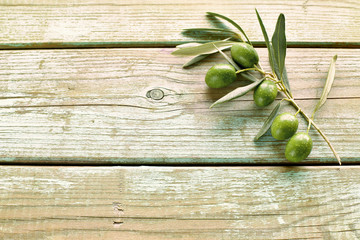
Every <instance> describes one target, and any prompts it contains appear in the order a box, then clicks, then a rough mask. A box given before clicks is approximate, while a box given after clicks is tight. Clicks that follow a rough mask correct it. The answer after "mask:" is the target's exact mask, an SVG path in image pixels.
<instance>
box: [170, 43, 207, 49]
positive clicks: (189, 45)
mask: <svg viewBox="0 0 360 240" xmlns="http://www.w3.org/2000/svg"><path fill="white" fill-rule="evenodd" d="M201 44H202V43H196V42H191V43H183V44H180V45H177V46H176V48H187V47H196V46H199V45H201Z"/></svg>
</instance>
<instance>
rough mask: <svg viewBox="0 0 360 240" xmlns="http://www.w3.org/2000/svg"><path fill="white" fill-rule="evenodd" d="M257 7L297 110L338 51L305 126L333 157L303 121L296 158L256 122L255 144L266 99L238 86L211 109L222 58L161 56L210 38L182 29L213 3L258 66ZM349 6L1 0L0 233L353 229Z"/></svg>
mask: <svg viewBox="0 0 360 240" xmlns="http://www.w3.org/2000/svg"><path fill="white" fill-rule="evenodd" d="M255 8H257V9H258V11H259V12H260V14H261V16H262V18H263V21H264V24H265V26H266V28H267V30H268V33H269V35H271V33H272V32H273V30H274V28H275V23H276V19H277V17H278V15H279V13H284V14H285V17H286V35H287V40H288V51H287V58H286V67H287V71H288V76H289V79H290V83H291V87H292V91H293V95H294V97H295V99H296V101H297V102H298V103H299V105H300V106H301V107H303V108H304V109H305V111H306V112H307V113H311V112H312V109H313V107H314V105H315V104H316V102H317V101H318V98H319V96H320V95H321V92H322V88H323V86H324V83H325V79H326V75H327V70H328V67H329V64H330V60H331V57H332V56H333V55H334V54H337V55H338V61H337V63H336V69H337V72H336V77H335V81H334V85H333V88H332V90H331V92H330V95H329V99H328V101H327V103H326V104H325V105H324V106H323V108H322V109H321V110H320V111H319V112H318V114H317V116H316V122H317V123H318V125H319V126H320V128H322V129H323V131H324V132H325V134H326V135H327V136H328V138H329V139H330V141H331V142H332V143H333V145H334V147H335V149H336V150H337V151H338V153H339V155H340V156H341V158H342V162H343V164H344V165H345V166H342V167H339V166H337V161H336V159H335V158H334V157H333V155H332V152H331V151H330V149H329V148H328V146H327V144H326V143H325V142H324V141H323V139H322V138H321V137H320V136H319V135H318V134H317V132H316V131H313V130H312V131H311V137H312V138H313V141H314V148H313V151H312V153H311V155H310V156H309V157H308V158H307V159H306V160H305V161H303V162H302V163H300V164H298V165H303V166H301V167H299V166H291V165H290V164H289V163H288V162H287V161H286V159H285V158H284V149H285V144H286V143H285V142H283V141H276V140H275V139H273V138H272V137H271V135H270V134H269V133H268V134H266V135H265V136H264V137H263V138H262V139H261V140H260V141H259V142H257V143H255V142H253V138H254V136H255V135H256V133H257V131H258V129H259V128H261V126H262V123H263V121H264V120H265V118H266V117H267V115H268V114H269V113H270V111H271V110H272V107H273V106H274V104H276V102H275V103H273V105H270V106H268V107H266V108H263V109H260V108H257V107H256V106H255V104H254V103H253V101H252V95H251V94H248V95H246V96H244V97H242V98H241V99H237V100H235V101H232V102H229V103H226V104H224V105H222V106H221V107H217V108H213V109H211V110H210V109H209V106H210V105H211V104H212V103H213V102H214V101H215V100H216V99H218V98H220V97H221V96H223V95H224V94H226V93H227V92H229V91H231V89H233V88H235V87H236V86H238V85H236V84H235V85H233V86H230V87H228V88H225V89H221V90H217V91H214V90H209V89H208V88H207V86H206V85H205V83H204V76H205V73H206V71H207V70H208V69H209V68H210V67H211V66H212V65H213V64H214V63H215V62H225V60H224V59H223V58H222V57H221V56H214V57H209V58H207V59H206V60H204V61H202V62H201V63H199V64H196V65H195V66H194V67H190V68H188V69H183V68H182V64H183V63H185V62H186V60H187V58H181V57H175V56H172V55H171V52H172V51H174V49H175V46H176V45H178V44H181V43H185V42H192V41H205V40H206V39H216V37H215V36H209V35H204V34H197V35H193V36H189V35H184V34H182V33H181V32H182V29H184V28H191V27H211V26H214V25H220V24H222V23H221V22H220V21H216V20H215V21H214V19H209V18H207V17H206V16H205V12H206V11H214V12H218V13H221V14H224V15H226V16H228V17H230V18H232V19H234V20H235V21H236V22H238V23H239V24H240V25H241V26H242V27H243V29H244V30H245V31H246V32H247V34H248V35H249V37H250V39H251V40H252V41H253V42H254V45H255V46H256V47H257V51H258V53H259V55H260V59H261V63H262V65H263V67H264V68H265V69H269V64H268V62H267V50H266V49H265V48H264V46H265V44H264V42H263V37H262V34H261V30H260V27H259V25H258V23H257V19H256V15H255ZM359 12H360V1H358V0H348V1H335V0H327V1H324V0H305V1H264V0H257V1H252V3H248V2H246V1H230V0H225V1H222V2H221V3H220V2H209V1H202V0H195V1H191V2H190V1H189V2H185V3H184V1H174V0H172V1H167V0H166V1H155V0H147V1H137V0H133V1H130V0H127V1H126V0H124V1H114V0H113V1H110V0H106V1H97V0H92V1H91V0H84V1H69V0H57V1H40V0H38V1H35V0H34V1H25V0H22V1H21V0H13V1H0V49H1V51H0V149H1V151H0V164H2V165H1V166H0V238H1V239H269V238H271V239H359V238H360V224H359V217H360V216H359V212H360V211H359V210H360V209H359V199H360V192H359V186H360V185H359V184H360V182H359V179H360V178H359V176H360V169H359V167H358V166H357V165H358V164H359V162H360V126H359V122H360V108H359V106H358V105H359V98H360V82H359V79H360V72H359V70H358V69H359V68H360V31H359V24H360V14H359ZM239 84H241V83H239ZM159 90H160V91H162V92H163V94H164V96H163V97H162V96H160V97H159V98H156V97H153V98H152V97H151V96H153V95H152V94H150V93H154V91H155V92H156V91H159ZM278 98H279V99H281V96H279V97H278ZM279 99H278V100H279ZM278 100H277V101H278ZM283 111H294V110H293V109H292V108H291V107H285V108H284V109H283ZM306 127H307V126H306V122H305V121H303V120H301V121H300V130H304V129H306ZM49 165H51V166H49ZM69 165H73V166H69ZM107 165H111V166H107ZM125 165H133V166H132V167H129V166H128V167H126V166H125ZM141 165H148V167H143V166H141ZM149 165H153V166H151V167H149ZM271 165H272V166H271ZM329 165H334V166H329Z"/></svg>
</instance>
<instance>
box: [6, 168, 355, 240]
mask: <svg viewBox="0 0 360 240" xmlns="http://www.w3.org/2000/svg"><path fill="white" fill-rule="evenodd" d="M359 174H360V168H359V167H358V166H349V167H232V168H229V167H226V168H225V167H224V168H219V167H216V168H212V167H205V168H199V167H196V168H195V167H191V168H181V167H176V168H173V167H25V166H21V167H13V166H1V167H0V222H1V225H0V229H1V231H0V238H1V239H29V240H30V239H69V238H72V239H73V238H76V239H80V240H81V239H129V240H135V239H136V240H137V239H153V240H155V239H156V240H159V239H160V240H161V239H167V240H169V239H170V240H171V239H189V240H192V239H196V240H198V239H206V240H209V239H210V240H212V239H214V240H215V239H216V240H217V239H224V240H225V239H358V238H359V236H360V224H359V221H358V220H359V218H360V204H359V203H360V192H359V187H360V178H359Z"/></svg>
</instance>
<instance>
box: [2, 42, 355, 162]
mask: <svg viewBox="0 0 360 240" xmlns="http://www.w3.org/2000/svg"><path fill="white" fill-rule="evenodd" d="M171 50H172V49H88V50H42V51H3V52H1V60H0V77H1V81H0V149H2V151H1V153H0V160H1V161H3V162H4V161H5V162H26V163H70V164H71V163H72V164H80V163H90V164H106V163H110V164H114V163H115V164H119V163H120V164H122V163H126V164H142V163H147V164H151V163H152V164H174V163H175V164H178V163H179V164H183V163H186V164H209V163H210V164H211V163H220V164H226V163H243V164H284V163H287V161H286V160H285V159H284V155H283V152H284V148H285V142H282V141H275V140H274V139H273V138H272V137H271V136H270V135H269V134H268V135H266V136H265V137H264V138H263V139H262V140H261V141H260V142H258V143H254V142H253V141H252V140H253V138H254V136H255V135H256V133H257V130H258V129H259V128H260V127H261V126H262V122H263V121H264V120H265V118H266V116H267V115H268V114H269V112H270V111H271V109H272V106H273V105H272V106H269V107H266V108H264V109H263V110H261V111H259V110H260V109H259V108H257V107H256V106H255V105H254V103H253V102H252V95H251V94H250V93H249V94H248V95H246V96H244V97H242V98H241V99H239V100H236V101H233V102H230V103H226V104H224V105H222V106H220V107H218V108H214V109H211V110H210V109H209V106H210V105H211V103H212V102H214V101H215V99H217V98H219V97H221V96H222V95H224V94H225V93H226V92H228V91H230V90H231V88H227V89H223V90H219V91H218V92H217V91H212V90H209V89H208V88H207V86H206V85H205V83H204V80H203V79H204V75H205V73H206V71H207V69H209V68H210V66H211V65H213V64H214V62H215V61H216V62H219V61H224V60H221V59H220V57H219V56H218V57H215V58H209V59H207V60H206V61H204V62H202V63H200V64H198V65H197V66H196V67H194V68H191V69H187V70H184V69H182V68H181V65H182V63H183V62H184V59H182V58H177V57H174V56H172V55H170V52H171ZM258 51H259V54H260V56H264V59H266V52H267V51H266V49H258ZM335 53H337V54H338V55H339V58H338V62H337V69H338V71H337V73H336V80H335V82H334V86H333V89H332V91H331V93H330V95H329V100H328V103H327V104H325V106H324V107H323V108H322V109H321V110H320V111H319V113H318V114H317V120H316V121H317V122H318V124H319V125H320V127H321V128H323V130H324V132H325V133H326V134H327V135H328V137H329V138H330V140H331V141H332V142H333V144H334V146H335V148H336V149H337V150H338V152H339V153H340V156H341V157H342V158H343V162H344V163H358V162H359V160H360V159H359V157H360V148H359V146H360V144H359V143H360V134H359V132H360V131H359V130H360V129H359V128H360V125H359V120H360V119H359V118H360V109H359V107H358V105H359V97H360V82H359V81H357V79H359V77H360V73H359V71H358V69H359V68H360V58H359V56H360V50H355V49H353V50H350V49H348V50H346V49H332V50H329V49H289V51H288V58H287V69H288V75H289V78H290V79H291V84H292V90H293V93H294V96H295V97H296V98H298V100H299V104H300V105H301V106H303V108H304V109H305V111H306V112H308V113H310V112H311V111H312V108H313V106H314V105H315V104H316V101H317V99H316V98H318V97H319V96H320V95H321V91H322V87H323V84H324V81H325V79H326V72H327V70H328V66H329V61H330V58H331V56H332V55H333V54H335ZM263 65H264V68H268V64H267V63H266V62H265V63H263ZM239 84H241V83H239ZM235 85H236V84H235ZM153 89H160V90H161V91H163V92H164V97H163V98H162V99H160V100H156V99H157V98H156V97H159V96H155V99H152V98H149V97H148V96H147V95H149V94H148V92H149V91H151V90H153ZM160 97H161V96H160ZM279 98H280V97H279ZM288 109H290V110H291V108H288ZM300 129H301V130H304V129H306V123H305V122H304V121H302V122H301V124H300ZM312 137H313V140H314V150H313V152H312V154H311V155H310V157H309V158H308V160H307V161H306V162H305V163H306V164H310V163H311V164H313V163H336V161H335V159H334V158H333V156H332V153H331V151H330V150H329V148H328V147H327V145H326V143H325V142H324V141H323V140H322V139H321V137H320V136H319V135H318V134H317V133H316V132H312Z"/></svg>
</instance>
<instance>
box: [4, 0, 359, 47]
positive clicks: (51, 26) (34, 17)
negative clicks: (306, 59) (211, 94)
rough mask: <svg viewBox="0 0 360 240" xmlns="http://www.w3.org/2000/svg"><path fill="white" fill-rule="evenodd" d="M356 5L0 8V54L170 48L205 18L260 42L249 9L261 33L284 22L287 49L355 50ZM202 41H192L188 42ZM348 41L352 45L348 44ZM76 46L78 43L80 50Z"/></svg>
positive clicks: (177, 2) (108, 1)
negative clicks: (214, 16) (229, 22)
mask: <svg viewBox="0 0 360 240" xmlns="http://www.w3.org/2000/svg"><path fill="white" fill-rule="evenodd" d="M359 6H360V4H359V2H358V1H356V0H355V1H354V0H346V1H338V0H329V1H323V0H312V1H303V0H296V1H283V0H276V1H264V0H255V1H251V2H249V1H235V0H222V1H216V2H214V1H212V2H211V3H209V1H207V0H196V1H191V3H189V2H186V1H185V2H184V1H181V0H165V1H157V0H148V1H143V0H135V1H134V0H124V1H117V0H88V1H69V0H66V1H59V0H51V1H35V0H33V1H28V0H15V1H14V0H13V1H7V0H1V1H0V16H1V17H0V26H1V28H0V29H1V31H0V43H1V44H0V47H1V48H8V47H14V48H16V47H32V43H34V47H36V46H39V44H38V43H45V44H43V45H41V46H42V47H49V46H53V47H57V45H56V43H59V45H58V47H64V46H65V45H66V44H65V45H64V44H63V42H74V44H73V46H75V47H77V46H78V44H76V43H84V45H88V44H89V43H92V42H94V43H96V44H97V45H101V43H107V42H111V44H113V45H117V46H124V45H128V46H134V42H135V43H136V42H138V43H139V44H141V45H144V44H145V45H149V44H150V45H151V44H152V45H153V46H158V45H159V43H160V44H167V45H168V44H169V43H172V45H174V44H177V43H179V42H182V41H189V40H192V38H189V37H186V36H183V35H182V34H181V31H182V29H185V28H192V27H210V26H211V24H210V23H209V21H208V19H207V18H206V17H205V12H206V11H213V12H218V13H221V14H224V15H226V16H228V17H230V18H232V19H234V20H235V21H237V22H238V23H239V24H241V26H242V27H243V28H244V30H245V31H246V32H247V33H248V35H249V37H250V38H251V39H252V40H253V41H263V37H262V34H261V30H260V27H259V25H258V23H257V19H256V15H255V8H257V9H258V10H259V12H260V14H261V15H262V17H263V20H264V23H265V26H266V27H267V29H268V32H269V33H272V32H273V30H274V27H275V23H276V19H277V17H278V15H279V14H280V13H284V14H285V16H286V34H287V38H288V41H289V42H293V44H295V45H302V43H304V42H306V44H308V43H312V42H313V43H316V44H319V43H321V42H324V43H326V44H327V45H329V44H330V45H331V46H336V45H338V46H359V43H360V32H359V31H358V29H359V28H358V26H359V23H360V14H359V12H360V8H359ZM204 36H206V37H209V35H204V34H200V33H199V34H198V35H196V37H199V38H202V37H204ZM351 42H352V43H353V44H351ZM80 45H81V44H80Z"/></svg>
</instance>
